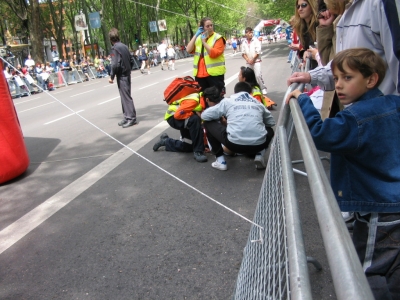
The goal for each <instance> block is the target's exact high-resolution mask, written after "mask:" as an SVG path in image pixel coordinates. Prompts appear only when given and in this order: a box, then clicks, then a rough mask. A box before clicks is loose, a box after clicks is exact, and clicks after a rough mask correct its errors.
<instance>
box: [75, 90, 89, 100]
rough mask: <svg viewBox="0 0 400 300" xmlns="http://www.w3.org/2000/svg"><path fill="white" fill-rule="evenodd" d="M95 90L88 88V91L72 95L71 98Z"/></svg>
mask: <svg viewBox="0 0 400 300" xmlns="http://www.w3.org/2000/svg"><path fill="white" fill-rule="evenodd" d="M93 91H94V90H88V91H86V92H83V93H79V94H75V95H72V96H70V97H71V98H72V97H76V96H79V95H82V94H86V93H90V92H93Z"/></svg>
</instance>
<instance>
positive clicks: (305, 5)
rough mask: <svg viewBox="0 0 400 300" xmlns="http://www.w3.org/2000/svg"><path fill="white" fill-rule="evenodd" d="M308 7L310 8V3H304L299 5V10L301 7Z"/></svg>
mask: <svg viewBox="0 0 400 300" xmlns="http://www.w3.org/2000/svg"><path fill="white" fill-rule="evenodd" d="M307 6H308V3H305V2H303V3H302V4H300V5H297V9H300V7H301V8H306V7H307Z"/></svg>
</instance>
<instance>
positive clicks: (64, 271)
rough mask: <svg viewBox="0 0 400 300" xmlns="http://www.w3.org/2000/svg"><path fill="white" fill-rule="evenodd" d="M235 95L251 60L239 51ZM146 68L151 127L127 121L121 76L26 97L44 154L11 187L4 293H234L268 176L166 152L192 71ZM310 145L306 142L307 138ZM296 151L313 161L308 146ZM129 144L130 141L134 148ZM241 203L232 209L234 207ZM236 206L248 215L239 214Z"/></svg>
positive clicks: (317, 251) (282, 63)
mask: <svg viewBox="0 0 400 300" xmlns="http://www.w3.org/2000/svg"><path fill="white" fill-rule="evenodd" d="M263 48H264V49H263V54H262V59H263V60H262V66H263V75H264V79H265V81H266V83H267V86H268V95H269V97H270V98H271V99H273V100H275V101H276V102H277V103H278V107H277V108H275V109H274V110H273V112H272V113H273V115H274V117H275V118H276V120H277V118H278V115H279V109H280V107H281V104H282V98H283V96H284V94H285V91H286V88H287V87H286V78H287V77H288V76H289V75H290V72H291V69H290V67H289V64H288V63H287V61H286V60H287V54H288V49H287V46H286V42H285V41H281V42H278V43H275V44H270V45H265V44H264V45H263ZM226 64H227V73H226V75H225V80H226V87H227V94H228V95H230V94H232V93H233V86H234V84H235V83H236V82H237V75H238V72H239V69H240V66H243V65H244V60H243V58H242V57H241V55H240V54H237V55H235V56H233V55H232V50H226ZM175 67H176V70H175V71H162V70H161V68H160V67H156V68H152V69H151V74H149V75H142V74H141V73H140V72H139V71H137V70H136V71H133V72H132V96H133V99H134V102H135V106H136V110H137V119H138V121H139V124H138V125H136V126H133V127H129V128H126V129H123V128H121V127H119V126H118V125H117V123H118V122H119V121H120V120H121V118H122V113H121V110H122V109H121V103H120V99H119V94H118V90H117V86H116V83H115V84H109V83H108V78H104V79H96V80H91V81H89V82H85V83H80V84H75V85H70V86H68V87H63V88H59V89H57V90H56V91H53V92H50V93H41V94H38V95H32V96H30V97H24V98H19V99H14V104H15V107H16V110H17V113H18V117H19V120H20V123H21V127H22V132H23V135H24V137H25V142H26V146H27V148H28V152H29V156H30V161H31V163H30V166H29V169H28V170H27V172H26V173H25V174H24V175H23V176H21V177H19V178H17V179H15V180H13V181H11V182H8V183H6V184H3V185H1V186H0V299H229V298H230V297H231V296H232V293H233V290H234V286H235V283H236V278H237V274H238V270H239V267H240V264H241V260H242V251H243V248H244V246H245V244H246V242H247V238H248V233H249V230H250V223H249V222H248V221H246V220H245V219H243V218H241V217H240V216H238V214H240V215H241V216H243V217H245V218H248V219H250V220H252V218H253V214H254V211H255V207H256V204H257V200H258V195H259V192H260V188H261V183H262V180H263V177H264V174H265V172H264V171H260V170H256V169H255V167H254V163H253V160H252V158H249V157H245V156H237V157H232V158H231V157H229V158H227V162H228V167H229V169H228V171H226V172H221V171H219V170H216V169H213V168H212V167H211V162H213V161H214V157H213V156H212V155H209V156H208V159H209V160H208V162H207V163H198V162H196V161H195V160H194V159H193V155H192V154H191V153H171V152H166V151H157V152H154V151H153V150H152V147H153V145H154V143H155V142H156V141H158V138H159V136H160V135H161V134H162V133H163V132H167V133H168V135H169V136H170V137H175V138H179V132H178V131H176V130H174V129H171V128H169V127H168V124H167V123H166V122H164V121H163V117H164V113H165V110H166V108H167V105H166V104H165V102H163V101H162V99H163V90H164V89H165V87H166V86H167V85H168V84H169V83H170V82H171V80H172V79H173V78H175V77H176V76H186V75H191V73H192V58H187V59H183V60H177V61H176V65H175ZM295 139H296V138H295ZM295 139H294V142H293V144H292V155H293V159H299V158H301V155H300V154H299V150H298V147H297V145H296V141H295ZM124 145H126V146H127V147H124ZM296 180H297V188H298V197H299V199H300V202H301V203H300V205H301V209H302V218H303V230H304V234H305V242H306V247H307V254H308V255H310V256H313V257H315V258H317V259H318V260H319V261H320V262H321V263H322V264H323V266H324V269H323V271H321V272H317V271H316V270H315V269H314V268H313V267H312V266H309V270H310V276H311V282H312V287H313V296H314V299H334V298H335V294H334V290H333V288H332V282H331V279H330V275H329V266H328V265H327V263H326V258H325V254H324V249H323V245H322V242H321V237H320V233H319V230H318V224H317V220H316V217H315V212H314V208H313V207H312V202H311V195H310V192H309V190H308V183H307V180H306V179H305V178H304V177H301V176H299V175H296ZM228 208H229V209H228ZM232 211H234V212H236V213H237V214H234V213H233V212H232Z"/></svg>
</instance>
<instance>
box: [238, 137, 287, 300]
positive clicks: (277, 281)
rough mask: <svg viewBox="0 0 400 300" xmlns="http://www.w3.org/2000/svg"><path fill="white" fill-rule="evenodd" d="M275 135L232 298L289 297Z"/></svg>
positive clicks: (277, 149)
mask: <svg viewBox="0 0 400 300" xmlns="http://www.w3.org/2000/svg"><path fill="white" fill-rule="evenodd" d="M278 138H279V137H278V136H276V137H275V139H274V142H273V145H272V147H271V153H270V157H269V161H268V166H267V169H266V173H265V174H266V175H265V178H264V181H263V185H262V188H261V192H260V196H259V200H258V204H257V208H256V212H255V216H254V223H256V224H258V225H260V226H262V227H263V228H264V230H263V231H261V232H262V239H263V241H262V242H261V243H258V242H252V240H258V239H259V238H260V230H259V228H258V227H256V226H254V225H253V226H252V228H251V230H250V234H249V239H248V241H247V245H246V247H245V249H244V253H243V260H242V265H241V267H240V271H239V275H238V279H237V282H236V289H235V294H234V296H233V299H235V300H236V299H237V300H239V299H240V300H242V299H251V300H256V299H271V300H272V299H273V300H276V299H289V297H290V292H289V270H288V258H287V246H286V225H285V224H286V223H285V212H284V202H283V185H282V181H281V179H282V167H281V160H280V147H279V141H278Z"/></svg>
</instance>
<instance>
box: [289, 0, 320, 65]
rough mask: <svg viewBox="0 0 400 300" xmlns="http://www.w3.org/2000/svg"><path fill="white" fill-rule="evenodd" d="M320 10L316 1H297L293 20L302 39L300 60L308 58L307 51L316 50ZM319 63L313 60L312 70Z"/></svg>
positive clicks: (299, 52)
mask: <svg viewBox="0 0 400 300" xmlns="http://www.w3.org/2000/svg"><path fill="white" fill-rule="evenodd" d="M317 15H318V8H317V1H316V0H310V1H308V0H297V1H296V4H295V14H294V16H295V17H294V20H293V29H294V31H295V32H296V34H297V35H298V37H299V39H300V45H301V46H300V49H299V51H298V55H299V57H300V58H306V57H308V52H306V50H307V49H309V48H310V47H313V48H315V45H314V42H316V38H317V34H316V27H317V25H318V19H317ZM317 65H318V64H317V61H316V60H313V59H311V66H310V69H314V68H316V67H317Z"/></svg>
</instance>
